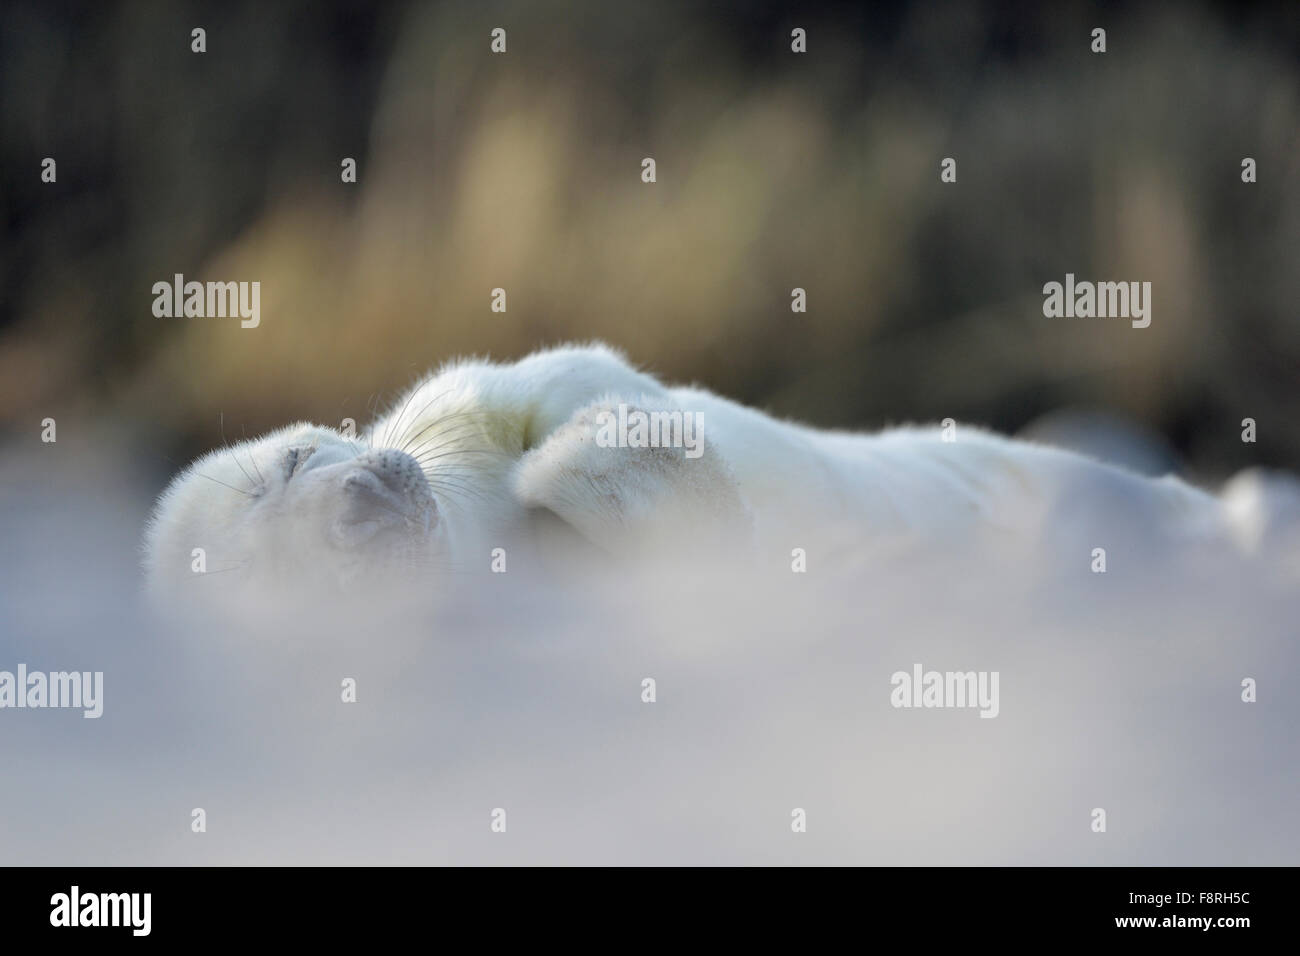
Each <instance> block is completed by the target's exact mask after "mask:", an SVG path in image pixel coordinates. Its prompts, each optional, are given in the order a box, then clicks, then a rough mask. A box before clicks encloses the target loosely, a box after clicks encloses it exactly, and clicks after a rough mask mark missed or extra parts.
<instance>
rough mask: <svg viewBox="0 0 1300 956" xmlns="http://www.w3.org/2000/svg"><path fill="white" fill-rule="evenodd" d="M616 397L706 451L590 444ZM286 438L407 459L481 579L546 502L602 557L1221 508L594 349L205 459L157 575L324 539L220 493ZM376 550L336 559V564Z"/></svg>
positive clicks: (1010, 445) (994, 440)
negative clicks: (856, 424) (201, 553)
mask: <svg viewBox="0 0 1300 956" xmlns="http://www.w3.org/2000/svg"><path fill="white" fill-rule="evenodd" d="M619 404H626V405H628V406H629V407H631V408H634V409H642V410H673V409H675V410H680V411H683V412H689V413H691V414H693V415H695V416H699V417H700V422H701V424H702V433H703V440H704V445H703V448H704V450H703V454H702V455H700V456H699V457H698V458H691V457H688V456H687V455H686V454H685V452H684V451H683V449H680V448H641V449H639V448H606V447H600V446H599V445H598V444H597V442H596V440H595V438H596V433H597V421H598V418H597V416H598V414H599V413H600V412H602V411H609V410H613V409H615V408H616V407H617V406H618V405H619ZM294 442H299V443H301V442H312V443H316V444H315V447H321V448H324V449H325V450H326V451H327V452H328V455H333V456H335V458H334V459H331V458H329V457H328V456H325V457H322V458H321V459H318V460H320V461H323V462H326V463H328V462H330V461H333V460H339V461H343V462H344V463H346V459H347V456H348V455H349V454H351V455H357V454H361V453H363V452H366V451H367V450H368V449H401V450H403V451H405V452H407V453H409V454H411V455H413V456H414V457H415V458H416V459H418V460H419V464H420V466H421V467H422V469H423V472H424V475H425V477H426V478H427V479H428V482H429V486H430V488H431V490H432V493H433V498H434V500H435V501H436V516H437V521H436V529H435V530H434V531H433V532H431V534H432V536H433V540H432V541H431V544H430V552H429V553H430V554H432V555H435V556H436V560H431V561H430V564H431V566H435V567H442V566H454V567H456V568H458V569H465V568H469V569H486V568H487V566H488V562H489V554H490V552H491V550H492V548H494V547H496V546H503V545H505V544H506V543H508V542H510V541H513V540H515V539H516V538H518V537H519V536H520V535H521V533H522V532H523V531H524V529H526V528H527V527H528V525H529V520H530V515H531V514H534V513H535V512H536V511H537V510H539V509H541V510H545V511H546V512H549V513H552V514H554V515H556V516H558V517H559V518H560V519H561V520H562V521H563V522H564V523H565V524H567V525H568V526H570V527H571V528H573V529H575V530H576V531H577V532H578V533H579V534H580V535H582V536H583V537H584V538H586V539H587V540H588V541H590V542H592V543H594V544H596V545H598V546H600V547H601V548H603V549H605V550H607V551H613V552H625V551H635V550H639V549H641V548H643V547H645V546H647V545H648V544H661V543H668V544H670V545H672V544H676V545H678V546H680V547H687V548H689V547H692V546H693V543H695V542H701V541H714V542H717V541H727V542H732V543H744V544H745V545H746V546H749V547H752V548H754V549H756V550H757V551H758V552H760V553H769V554H772V555H781V556H785V557H786V558H787V559H788V556H789V554H790V551H791V549H792V548H795V547H805V548H807V547H810V546H814V545H818V546H822V547H834V548H838V549H844V550H853V549H864V548H868V547H872V546H877V545H881V544H883V543H888V542H898V541H903V542H912V543H915V542H935V543H938V544H940V545H944V546H946V545H949V544H953V543H960V542H963V541H966V540H968V539H969V538H970V536H971V534H972V532H975V531H986V532H993V533H997V534H1000V535H1013V536H1017V537H1019V538H1023V539H1024V540H1026V541H1030V542H1033V541H1040V540H1042V539H1043V536H1044V535H1045V534H1048V533H1050V532H1052V531H1053V530H1060V531H1062V532H1063V533H1066V534H1067V536H1068V535H1069V534H1073V535H1076V536H1077V539H1078V542H1079V543H1080V546H1082V544H1084V543H1086V542H1087V541H1088V540H1089V535H1090V534H1094V532H1096V533H1097V534H1099V533H1100V532H1099V531H1098V529H1100V528H1101V527H1102V526H1103V525H1102V523H1103V521H1104V520H1105V519H1107V518H1109V519H1114V520H1112V521H1111V522H1110V523H1111V525H1112V526H1113V527H1119V528H1122V530H1123V532H1124V533H1125V534H1129V535H1135V536H1138V537H1141V536H1143V535H1147V534H1173V535H1180V536H1181V535H1186V536H1190V537H1197V538H1206V537H1214V536H1217V535H1218V534H1219V532H1220V531H1222V530H1223V529H1224V526H1225V513H1224V510H1223V509H1222V507H1221V506H1220V504H1219V502H1218V500H1217V499H1215V498H1214V497H1212V496H1210V495H1208V494H1206V493H1204V492H1202V491H1199V490H1197V489H1195V488H1193V487H1191V486H1190V485H1187V484H1185V483H1183V482H1181V481H1179V480H1177V479H1174V478H1165V479H1161V480H1150V479H1147V478H1142V477H1139V476H1136V475H1132V474H1129V473H1127V472H1124V471H1122V470H1120V469H1117V468H1113V467H1110V466H1108V465H1105V464H1101V463H1098V462H1095V461H1092V460H1090V459H1087V458H1084V457H1082V456H1079V455H1076V454H1073V453H1070V452H1067V451H1062V450H1059V449H1054V448H1048V447H1042V446H1037V445H1033V444H1029V443H1025V442H1020V441H1014V440H1011V439H1008V438H1003V437H1000V436H997V435H994V434H991V433H988V432H985V431H982V430H980V429H977V428H973V427H965V426H960V425H959V426H957V430H956V440H955V441H952V442H946V441H944V440H942V431H941V429H940V428H939V426H932V427H905V428H896V429H891V430H888V431H884V432H881V433H877V434H850V433H843V432H831V431H820V430H817V429H813V428H809V427H805V426H802V425H798V424H793V423H790V422H784V421H780V420H777V419H775V418H773V417H771V416H769V415H766V414H764V413H762V412H760V411H756V410H754V409H751V408H746V407H744V406H741V405H738V404H736V403H735V402H732V401H729V400H727V399H725V398H721V397H719V396H717V395H714V394H712V393H710V392H708V391H706V390H704V389H701V388H694V387H668V386H665V385H663V384H662V383H660V382H659V381H658V380H656V379H655V378H654V377H652V376H650V375H647V374H645V373H642V372H639V371H637V370H636V369H634V368H632V367H631V366H630V365H629V364H628V363H627V362H626V361H625V360H624V359H623V357H622V356H621V355H619V354H618V353H616V352H614V351H613V350H611V349H609V348H607V347H605V346H601V345H590V346H567V347H562V348H557V349H552V350H548V351H542V352H537V353H534V354H532V355H529V356H528V357H526V358H524V359H522V360H520V361H518V362H515V363H513V364H494V363H491V362H488V361H482V360H464V361H458V362H454V363H452V364H449V365H447V366H444V367H443V368H441V369H440V370H438V371H437V372H436V373H434V374H432V375H430V376H429V377H428V378H426V379H425V380H423V381H422V382H420V383H419V384H417V385H416V386H415V387H414V388H413V389H412V390H411V391H410V392H409V393H408V394H407V395H405V396H404V397H403V398H402V399H401V400H400V401H398V402H397V403H395V405H394V406H393V408H392V409H391V410H390V411H389V412H388V413H387V414H385V415H384V416H382V417H381V418H380V419H379V420H378V421H376V422H375V423H374V424H373V426H372V427H371V428H370V429H369V430H368V432H367V433H366V434H365V435H364V436H362V438H361V439H360V440H358V441H355V442H347V441H345V440H344V439H342V438H341V437H340V436H338V435H337V434H336V433H334V432H332V431H330V430H329V429H322V428H318V427H315V426H309V425H296V426H291V427H290V428H287V429H282V430H281V431H279V432H275V433H272V434H270V435H268V436H266V437H264V438H262V439H260V440H257V441H254V442H249V443H241V444H240V445H238V446H235V447H234V448H231V449H225V448H223V449H220V450H218V451H215V452H213V453H211V454H210V455H208V456H207V457H205V458H203V459H200V460H199V461H198V462H196V463H195V465H193V466H191V468H190V469H188V470H186V471H185V472H184V473H182V474H181V475H180V476H179V477H178V478H177V479H176V481H174V482H173V484H172V486H171V487H170V488H169V489H168V490H167V492H166V493H165V494H164V495H163V496H162V498H161V499H160V502H159V506H158V508H157V511H156V514H155V518H154V521H153V522H152V524H151V528H150V531H149V533H148V535H147V539H146V544H147V550H148V559H147V565H148V567H149V569H150V571H151V576H152V577H154V578H157V577H159V576H166V574H165V572H171V573H176V572H182V571H183V572H188V571H189V563H190V559H189V555H190V549H191V548H192V547H196V546H202V545H205V544H206V546H208V547H209V548H211V547H214V546H215V547H216V549H217V554H216V555H215V557H216V558H217V559H218V560H220V561H225V562H227V563H230V565H231V566H232V567H246V566H252V567H256V566H258V565H259V564H261V566H270V565H271V564H272V563H273V562H272V559H273V558H274V559H275V562H276V563H288V564H290V565H292V564H293V563H295V562H303V561H310V560H312V559H314V557H315V553H316V550H317V549H320V548H322V547H324V545H322V544H321V543H320V541H319V540H318V539H317V538H316V537H313V535H312V533H311V532H312V529H313V528H318V527H321V526H324V525H326V524H328V522H329V521H331V520H332V516H331V508H333V507H336V506H337V501H334V500H332V499H331V498H330V495H329V493H328V489H327V487H326V485H325V484H324V483H323V482H322V489H324V490H320V491H319V493H316V494H315V495H314V496H313V497H312V498H311V499H310V500H307V499H305V498H304V499H302V500H299V499H298V498H293V497H279V498H277V497H276V495H277V494H279V493H280V492H278V491H275V489H272V491H273V492H275V493H273V494H271V495H269V496H262V497H258V498H250V497H249V496H248V495H247V494H244V495H241V494H240V492H239V491H236V490H232V489H231V488H229V487H225V486H230V485H233V486H234V487H235V488H237V489H243V490H244V491H247V490H248V486H249V484H250V482H252V483H255V482H256V478H255V477H254V476H255V475H256V473H257V472H262V473H263V474H264V473H265V472H266V471H267V470H274V469H275V467H276V461H277V460H278V459H279V458H280V457H282V456H283V454H284V450H285V448H287V447H288V446H289V445H291V444H292V443H294ZM370 454H373V452H370ZM339 467H344V465H336V466H335V471H334V472H329V473H328V474H333V473H336V472H337V468H339ZM322 474H326V473H325V472H322ZM296 487H297V486H295V485H292V484H290V485H289V486H287V488H286V489H283V491H284V493H285V494H286V495H287V494H288V492H290V491H295V492H296ZM250 512H256V514H257V517H256V520H248V518H247V515H248V514H249V513H250ZM1094 536H1095V535H1094ZM1071 540H1073V539H1071ZM1100 543H1102V544H1104V542H1100ZM416 550H417V551H418V549H416ZM209 554H210V556H212V552H211V551H210V552H209ZM419 556H420V555H419V554H417V557H419ZM372 558H373V555H369V554H367V553H366V552H365V551H364V549H362V550H361V551H360V552H359V553H357V554H352V553H348V552H347V551H346V549H344V552H343V553H342V554H341V555H339V556H337V560H336V561H335V565H336V567H335V570H338V567H345V568H349V567H353V566H354V565H357V564H360V563H364V562H365V561H367V560H371V559H372ZM181 576H182V577H183V576H184V575H183V574H182V575H181Z"/></svg>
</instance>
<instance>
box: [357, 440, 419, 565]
mask: <svg viewBox="0 0 1300 956" xmlns="http://www.w3.org/2000/svg"><path fill="white" fill-rule="evenodd" d="M340 487H341V490H342V492H343V498H344V504H343V512H342V514H341V515H340V518H339V522H338V527H337V535H336V536H337V537H338V538H339V539H340V543H342V544H345V545H348V546H356V545H358V544H362V543H364V542H366V541H368V540H370V539H371V538H373V537H375V536H376V535H378V534H379V533H380V532H384V531H390V532H394V533H413V534H421V535H422V534H427V533H428V531H429V530H430V529H431V528H432V527H433V525H434V523H435V522H436V521H437V506H436V504H435V503H434V500H433V494H432V492H431V491H430V489H429V481H428V479H427V478H425V476H424V471H423V470H422V469H421V468H420V465H419V463H418V462H417V461H416V460H415V459H414V458H412V457H411V456H410V455H408V454H406V453H405V452H402V451H398V450H396V449H392V448H388V449H382V450H378V451H371V452H366V453H365V454H363V455H359V456H358V457H357V458H356V460H355V461H352V462H350V463H349V467H348V468H347V469H346V470H345V471H344V472H343V474H342V477H341V478H340Z"/></svg>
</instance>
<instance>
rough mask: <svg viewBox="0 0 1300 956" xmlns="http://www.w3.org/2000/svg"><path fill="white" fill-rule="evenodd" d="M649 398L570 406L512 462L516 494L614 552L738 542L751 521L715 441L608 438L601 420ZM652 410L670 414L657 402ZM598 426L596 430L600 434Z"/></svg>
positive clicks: (642, 408)
mask: <svg viewBox="0 0 1300 956" xmlns="http://www.w3.org/2000/svg"><path fill="white" fill-rule="evenodd" d="M620 405H621V406H623V408H624V414H625V415H628V414H635V413H638V412H643V413H648V412H649V411H651V410H652V409H651V407H650V405H649V404H648V403H646V402H644V401H642V402H638V403H635V404H632V403H628V402H621V401H619V400H618V399H617V398H611V399H606V400H602V401H599V402H595V403H593V404H591V405H588V406H586V407H585V408H582V409H580V410H579V411H578V412H577V413H575V414H574V415H573V417H572V418H571V419H570V420H569V421H568V422H566V423H565V424H564V425H562V426H561V427H559V428H558V429H556V430H555V431H554V432H552V434H551V435H550V436H549V437H548V438H547V439H546V441H545V442H543V443H542V444H541V445H540V446H539V447H537V448H535V449H533V450H532V451H529V452H528V453H527V454H525V455H524V456H523V457H522V458H521V459H520V461H519V464H518V466H517V467H516V470H515V474H514V476H513V490H514V494H515V496H516V498H517V500H518V501H519V502H520V504H522V505H523V506H524V507H526V508H530V509H538V508H540V509H545V510H546V511H549V512H551V513H552V514H554V515H556V516H557V517H558V518H559V519H560V520H562V521H563V522H565V523H566V524H568V525H569V526H571V527H572V528H573V529H574V530H576V531H577V532H578V533H579V534H580V535H581V536H582V537H583V538H586V539H587V540H588V541H590V542H591V543H593V544H595V545H597V546H598V547H600V548H602V549H604V550H606V551H609V552H611V553H614V554H630V553H647V552H653V551H655V550H656V549H665V550H669V551H676V552H680V551H681V550H682V547H683V546H687V547H690V548H696V547H699V546H701V545H704V546H712V547H721V548H725V549H732V548H742V549H744V548H748V547H749V546H750V544H751V543H752V538H753V520H752V517H751V515H750V512H749V509H748V507H747V506H746V505H745V502H744V500H743V498H742V496H741V493H740V487H739V485H738V484H737V483H736V479H735V477H734V475H733V474H732V471H731V468H730V466H729V465H728V464H727V462H726V461H725V460H723V459H722V457H721V455H720V453H719V451H718V449H717V448H716V447H712V446H708V445H704V444H702V445H701V446H700V448H701V451H700V453H699V454H697V455H695V456H692V455H688V453H687V449H686V448H684V447H628V446H627V445H622V444H617V443H611V442H610V441H608V432H609V428H608V423H609V422H610V421H611V419H610V418H609V417H607V416H614V418H615V419H616V418H617V416H618V415H619V414H620V412H619V406H620ZM653 410H655V411H662V412H669V413H674V412H675V413H678V414H680V412H681V410H680V409H668V408H664V407H662V406H661V407H659V408H657V409H653ZM603 432H604V433H603Z"/></svg>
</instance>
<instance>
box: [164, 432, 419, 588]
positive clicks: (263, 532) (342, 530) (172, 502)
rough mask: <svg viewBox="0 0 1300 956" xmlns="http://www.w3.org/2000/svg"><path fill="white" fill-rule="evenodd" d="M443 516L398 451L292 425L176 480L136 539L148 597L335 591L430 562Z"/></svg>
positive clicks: (212, 457) (230, 449)
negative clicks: (267, 589)
mask: <svg viewBox="0 0 1300 956" xmlns="http://www.w3.org/2000/svg"><path fill="white" fill-rule="evenodd" d="M440 530H441V529H440V512H439V508H438V505H437V502H436V500H435V498H434V495H433V492H432V489H431V486H430V483H429V480H428V478H427V477H426V475H425V473H424V471H423V470H422V469H421V467H420V464H419V462H418V461H417V460H416V459H415V458H414V457H412V455H410V454H408V453H407V452H405V451H403V450H400V449H398V448H374V447H371V446H370V444H369V443H368V442H366V441H361V440H358V439H354V438H345V437H343V436H342V435H340V434H339V433H338V432H336V431H334V430H332V429H329V428H322V427H319V426H316V425H311V424H306V423H299V424H296V425H290V426H288V427H286V428H282V429H280V430H278V431H274V432H271V433H269V434H267V435H264V436H262V437H261V438H257V439H254V440H251V441H242V442H239V443H237V444H233V445H225V446H223V447H221V448H218V449H215V450H214V451H212V452H209V453H208V454H207V455H204V456H203V457H202V458H199V459H198V460H197V461H195V462H194V463H193V464H191V465H190V466H189V467H187V468H185V469H184V470H183V471H181V472H180V474H178V475H177V476H176V477H175V478H174V479H173V480H172V482H171V484H170V485H169V486H168V488H167V490H166V491H164V492H163V494H162V496H161V497H160V498H159V499H158V504H157V506H156V507H155V509H154V512H153V516H152V518H151V519H150V522H149V526H148V528H147V530H146V533H145V541H144V550H145V559H144V564H145V570H146V573H147V576H148V581H149V586H150V590H151V591H153V592H154V593H155V594H156V595H157V594H164V595H165V594H172V595H175V596H177V597H182V598H183V597H185V596H186V592H187V591H188V590H189V589H194V588H199V587H203V582H204V579H205V578H209V577H210V576H212V575H218V576H220V577H221V578H222V579H224V581H225V582H226V583H234V582H236V581H239V582H253V583H259V584H264V585H269V586H272V587H279V586H280V585H281V584H283V583H285V582H286V581H288V582H291V583H302V584H308V585H318V586H321V587H324V588H336V587H338V586H340V585H346V584H348V583H351V582H353V581H356V580H359V579H363V578H365V577H367V576H369V575H374V574H386V573H389V572H391V571H392V569H394V568H395V567H406V568H414V567H419V566H421V565H423V564H425V563H428V562H431V561H433V560H435V558H436V555H437V553H438V545H439V538H440Z"/></svg>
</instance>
